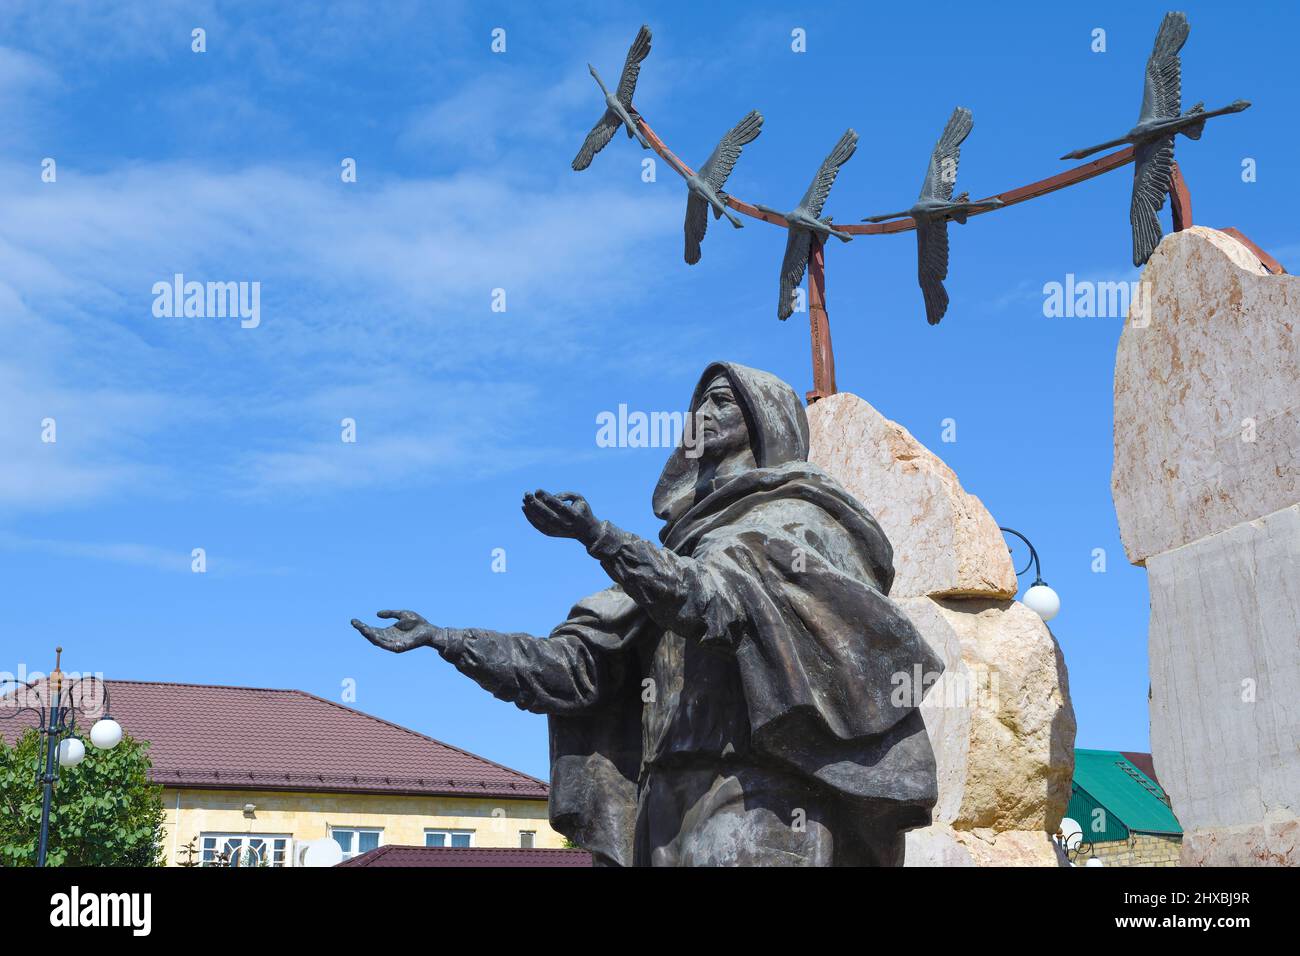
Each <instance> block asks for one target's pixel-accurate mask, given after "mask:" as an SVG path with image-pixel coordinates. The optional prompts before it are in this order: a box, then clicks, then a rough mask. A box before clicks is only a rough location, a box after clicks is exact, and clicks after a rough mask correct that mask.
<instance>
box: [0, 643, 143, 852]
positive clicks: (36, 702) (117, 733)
mask: <svg viewBox="0 0 1300 956" xmlns="http://www.w3.org/2000/svg"><path fill="white" fill-rule="evenodd" d="M54 652H55V656H54V671H53V673H51V674H50V676H49V677H48V678H46V680H45V682H44V684H40V683H37V682H36V681H25V682H20V681H17V680H13V681H10V683H12V684H14V685H15V687H14V691H13V693H12V694H8V695H5V697H4V698H0V718H3V719H6V720H11V719H13V718H14V717H17V716H18V715H19V714H23V713H32V714H36V716H37V717H38V723H37V726H38V728H39V729H40V734H41V746H40V752H39V757H38V766H37V771H36V779H37V782H39V783H40V784H41V786H42V788H43V790H44V793H43V794H42V796H41V836H40V841H39V843H38V844H37V847H36V865H37V866H44V865H45V857H46V853H47V851H48V850H49V843H50V809H51V808H52V806H53V803H54V784H55V782H56V781H57V780H58V778H59V767H60V766H63V767H75V766H76V765H77V764H79V763H81V761H82V759H83V758H84V757H85V756H86V748H85V745H84V744H82V742H81V740H80V739H78V738H77V737H75V736H73V733H74V732H75V731H76V729H77V710H78V708H81V707H84V702H83V700H82V699H81V698H82V697H83V696H84V694H85V691H84V688H86V687H87V686H88V685H93V687H95V688H97V689H98V691H99V692H100V693H102V694H103V697H104V706H103V715H104V716H103V717H101V718H100V719H99V720H97V721H96V722H95V725H94V726H93V727H91V728H90V742H91V743H93V744H94V745H95V746H96V747H98V748H99V749H101V750H109V749H111V748H113V747H116V746H117V744H118V742H119V741H120V740H121V739H122V727H121V725H120V724H118V722H117V721H116V720H114V719H113V718H112V717H110V716H109V709H108V687H107V685H105V683H104V682H103V681H102V680H100V679H99V678H98V677H94V676H89V677H78V678H74V679H72V680H67V679H65V677H64V676H63V672H62V671H61V670H60V669H59V665H60V662H61V661H62V658H63V648H61V647H56V648H55V649H54ZM24 692H26V693H24ZM9 702H12V708H13V709H12V710H10V706H9ZM5 711H8V712H5Z"/></svg>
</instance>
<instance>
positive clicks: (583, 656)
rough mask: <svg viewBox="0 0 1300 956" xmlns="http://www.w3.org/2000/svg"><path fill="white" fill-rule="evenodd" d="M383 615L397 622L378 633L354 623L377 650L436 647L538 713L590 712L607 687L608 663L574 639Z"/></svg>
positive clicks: (483, 683)
mask: <svg viewBox="0 0 1300 956" xmlns="http://www.w3.org/2000/svg"><path fill="white" fill-rule="evenodd" d="M379 616H380V617H383V618H392V619H396V620H397V623H396V624H394V625H393V626H392V627H385V628H376V627H371V626H369V625H367V624H363V623H362V622H360V621H357V620H353V622H352V626H353V627H355V628H356V629H357V630H358V631H360V632H361V633H362V635H363V636H364V637H365V638H366V640H368V641H370V643H372V644H374V645H375V646H376V647H382V648H384V649H385V650H389V651H394V652H396V653H401V652H403V651H409V650H411V649H412V648H415V647H432V648H434V649H435V650H437V651H438V653H439V654H441V655H442V656H443V658H445V659H446V660H448V661H450V662H451V663H452V664H453V665H454V666H455V667H456V669H457V670H459V671H460V672H461V673H462V674H465V675H466V676H468V677H470V678H472V679H473V680H474V681H475V682H476V683H477V684H478V685H479V686H480V687H482V688H483V689H484V690H486V691H488V692H489V693H491V694H493V695H494V696H496V697H499V698H500V699H501V700H508V701H510V702H511V703H514V704H517V705H518V706H519V707H521V708H523V709H524V710H530V711H533V712H534V713H539V714H563V713H573V712H576V711H581V710H584V709H586V708H589V707H591V706H593V705H594V704H596V703H597V702H598V700H599V696H600V692H601V690H602V687H603V685H604V683H605V680H604V677H605V675H604V670H605V666H606V665H605V663H604V661H603V660H601V659H599V658H597V657H596V656H594V655H593V654H592V653H591V651H590V650H589V649H588V648H587V647H586V645H584V644H583V643H582V642H581V641H579V640H575V639H573V638H568V637H564V636H557V637H554V638H549V639H542V638H538V637H534V636H533V635H531V634H520V633H515V634H506V633H502V632H501V631H490V630H486V629H484V628H475V627H471V628H451V627H435V626H434V625H432V624H430V623H429V622H428V621H426V620H425V619H424V618H422V617H421V616H420V615H418V614H416V613H415V612H414V611H380V612H379Z"/></svg>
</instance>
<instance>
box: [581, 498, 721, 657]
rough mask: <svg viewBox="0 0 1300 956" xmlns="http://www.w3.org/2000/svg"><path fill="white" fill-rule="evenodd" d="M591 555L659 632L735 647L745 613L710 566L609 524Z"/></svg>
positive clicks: (603, 527) (589, 547)
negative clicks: (648, 616)
mask: <svg viewBox="0 0 1300 956" xmlns="http://www.w3.org/2000/svg"><path fill="white" fill-rule="evenodd" d="M587 553H588V554H590V555H591V556H592V557H593V558H595V559H596V560H598V561H599V562H600V566H601V567H602V568H604V569H605V573H606V574H608V575H609V576H610V578H611V579H612V580H613V581H614V582H615V583H617V584H620V585H622V587H623V590H624V591H626V592H627V594H628V596H629V597H631V598H632V600H634V601H636V603H637V604H638V605H639V606H640V607H641V608H643V609H644V610H645V612H646V613H647V614H649V615H650V618H651V619H652V620H653V621H654V622H655V623H656V624H658V625H659V626H660V627H662V628H665V629H666V630H671V631H673V632H675V633H677V634H680V635H681V636H683V637H692V638H697V639H702V640H706V641H709V642H710V643H713V642H719V643H724V644H729V643H732V641H731V635H732V634H733V633H734V631H735V628H736V625H738V624H739V623H740V622H741V621H742V620H743V619H744V611H743V609H742V608H741V607H739V606H738V605H737V604H736V603H735V602H734V601H733V600H732V599H731V597H730V593H729V591H728V589H727V588H725V587H724V586H723V582H722V581H721V580H719V578H718V574H717V572H716V571H715V570H714V569H713V568H711V567H710V566H709V565H707V564H705V563H704V562H702V561H698V560H696V559H695V558H687V557H683V556H682V555H680V554H677V553H676V552H674V551H670V550H668V549H667V548H661V547H658V546H656V545H654V544H652V543H650V542H649V541H647V540H645V538H642V537H639V536H637V535H635V534H632V533H631V532H629V531H624V530H623V529H622V528H619V527H617V526H615V525H613V524H611V523H610V522H608V521H602V522H601V523H600V531H599V533H598V534H597V535H596V537H595V539H594V540H593V541H592V542H591V543H590V544H588V545H587Z"/></svg>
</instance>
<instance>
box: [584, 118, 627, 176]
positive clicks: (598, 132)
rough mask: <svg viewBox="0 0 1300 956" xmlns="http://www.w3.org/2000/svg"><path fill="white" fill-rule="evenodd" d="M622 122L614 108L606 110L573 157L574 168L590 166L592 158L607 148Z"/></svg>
mask: <svg viewBox="0 0 1300 956" xmlns="http://www.w3.org/2000/svg"><path fill="white" fill-rule="evenodd" d="M622 122H623V121H622V120H621V119H619V117H618V114H617V113H615V112H614V111H613V110H605V115H604V116H602V117H601V118H600V119H599V120H598V121H597V123H596V125H595V126H593V127H592V128H591V132H590V133H588V134H587V138H586V139H585V140H583V142H582V148H581V149H579V150H578V155H577V156H575V157H573V168H574V169H575V170H579V171H581V170H584V169H586V168H587V167H588V166H590V165H591V158H592V157H593V156H595V155H596V154H597V153H599V152H600V151H601V150H602V149H604V148H605V144H606V143H608V142H609V141H610V138H611V137H612V136H613V135H614V131H615V130H617V129H618V128H619V126H620V125H621V124H622Z"/></svg>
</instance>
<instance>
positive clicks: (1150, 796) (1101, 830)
mask: <svg viewBox="0 0 1300 956" xmlns="http://www.w3.org/2000/svg"><path fill="white" fill-rule="evenodd" d="M1163 796H1164V790H1163V789H1161V787H1160V785H1159V784H1158V783H1156V782H1155V781H1154V780H1152V779H1151V778H1150V777H1148V776H1147V775H1146V774H1144V773H1143V772H1142V771H1141V770H1139V769H1138V768H1137V766H1136V765H1135V764H1134V763H1133V762H1132V761H1131V760H1129V759H1128V758H1126V757H1125V756H1124V755H1123V754H1122V753H1120V752H1119V751H1118V750H1076V751H1075V752H1074V792H1073V795H1072V796H1071V798H1070V809H1069V810H1068V811H1067V814H1069V815H1070V816H1071V817H1073V818H1074V819H1075V820H1077V821H1078V823H1079V825H1080V826H1081V827H1083V834H1084V840H1086V841H1088V842H1090V843H1091V842H1099V841H1102V840H1113V839H1122V838H1123V837H1125V836H1127V835H1128V834H1127V831H1128V830H1136V831H1137V832H1139V833H1178V834H1181V833H1182V832H1183V828H1182V827H1181V826H1179V825H1178V818H1177V817H1175V816H1174V813H1173V811H1172V810H1170V809H1169V805H1168V804H1167V803H1165V801H1164V800H1163V799H1161V797H1163ZM1098 810H1100V811H1101V812H1100V813H1098ZM1074 813H1079V814H1080V815H1081V817H1082V819H1080V818H1079V817H1074V816H1073V815H1074Z"/></svg>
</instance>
